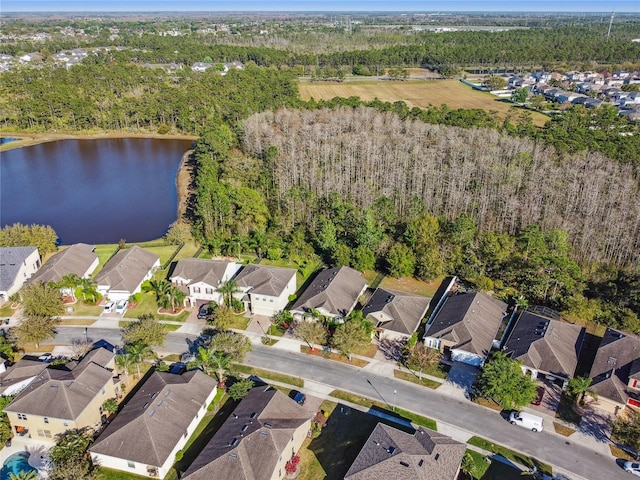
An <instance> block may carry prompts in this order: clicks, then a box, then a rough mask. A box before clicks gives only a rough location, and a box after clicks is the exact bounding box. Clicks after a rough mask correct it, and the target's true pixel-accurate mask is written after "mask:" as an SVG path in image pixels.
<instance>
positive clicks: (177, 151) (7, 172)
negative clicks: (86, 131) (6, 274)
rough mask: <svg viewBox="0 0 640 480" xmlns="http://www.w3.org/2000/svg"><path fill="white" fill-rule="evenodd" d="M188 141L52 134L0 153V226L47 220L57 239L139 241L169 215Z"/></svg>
mask: <svg viewBox="0 0 640 480" xmlns="http://www.w3.org/2000/svg"><path fill="white" fill-rule="evenodd" d="M191 144H192V142H191V141H190V140H174V139H147V138H115V139H99V140H60V141H56V142H48V143H42V144H39V145H33V146H29V147H24V148H18V149H14V150H9V151H6V152H3V153H2V155H1V156H0V171H1V173H2V175H0V222H1V224H0V226H5V225H11V224H13V223H17V222H19V223H22V224H34V223H35V224H40V225H51V226H52V227H53V229H54V230H55V231H56V232H57V234H58V236H59V238H60V242H61V243H63V244H71V243H76V242H86V243H116V242H118V241H119V240H120V239H125V240H126V241H127V242H141V241H145V240H152V239H155V238H158V237H161V236H162V235H163V234H164V233H165V232H166V230H167V228H168V226H169V225H170V224H171V223H172V222H174V221H175V220H176V218H177V208H178V206H177V192H176V174H177V172H178V167H179V166H180V160H181V158H182V155H183V154H184V152H185V151H186V150H188V149H189V148H190V147H191Z"/></svg>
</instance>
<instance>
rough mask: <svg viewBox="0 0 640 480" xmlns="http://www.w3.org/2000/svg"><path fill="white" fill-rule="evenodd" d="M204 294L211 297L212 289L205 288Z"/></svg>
mask: <svg viewBox="0 0 640 480" xmlns="http://www.w3.org/2000/svg"><path fill="white" fill-rule="evenodd" d="M204 292H205V293H206V294H208V295H212V294H213V288H205V289H204Z"/></svg>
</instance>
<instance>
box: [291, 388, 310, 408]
mask: <svg viewBox="0 0 640 480" xmlns="http://www.w3.org/2000/svg"><path fill="white" fill-rule="evenodd" d="M289 397H291V398H292V399H293V401H294V402H296V403H297V404H298V405H304V402H305V401H306V400H307V396H306V395H305V394H304V393H302V392H299V391H297V390H291V393H289Z"/></svg>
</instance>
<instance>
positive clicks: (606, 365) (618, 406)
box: [589, 328, 640, 415]
mask: <svg viewBox="0 0 640 480" xmlns="http://www.w3.org/2000/svg"><path fill="white" fill-rule="evenodd" d="M589 376H590V377H591V378H593V382H592V383H591V390H592V391H593V392H595V393H596V394H597V395H598V401H597V402H595V403H594V405H595V406H596V407H598V408H601V409H603V410H606V411H607V412H610V413H615V414H616V415H617V414H618V413H619V412H620V411H621V410H622V409H623V408H624V407H625V406H630V407H634V408H640V337H638V336H637V335H630V334H628V333H622V332H619V331H618V330H614V329H612V328H607V330H606V331H605V334H604V336H603V337H602V340H601V341H600V346H599V347H598V351H597V352H596V358H595V360H594V361H593V366H592V367H591V372H590V375H589Z"/></svg>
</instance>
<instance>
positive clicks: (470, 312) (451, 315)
mask: <svg viewBox="0 0 640 480" xmlns="http://www.w3.org/2000/svg"><path fill="white" fill-rule="evenodd" d="M507 315H508V314H507V304H506V303H504V302H501V301H500V300H496V299H495V298H492V297H490V296H488V295H486V294H484V293H481V292H468V293H459V294H457V295H453V296H451V297H449V298H447V299H446V300H445V302H444V303H443V304H442V306H441V307H440V309H439V310H438V311H437V313H436V314H435V315H434V316H433V318H432V319H431V320H430V322H429V323H428V324H427V329H426V332H425V334H424V343H425V345H426V346H428V347H431V348H435V349H438V350H440V352H442V353H445V354H450V355H451V360H452V361H457V362H463V363H467V364H469V365H475V366H480V365H482V364H483V363H484V361H485V360H486V358H487V356H488V355H489V352H490V351H491V348H492V347H496V346H498V341H497V340H496V335H497V334H498V331H499V329H500V326H501V324H502V322H503V320H506V317H507Z"/></svg>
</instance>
